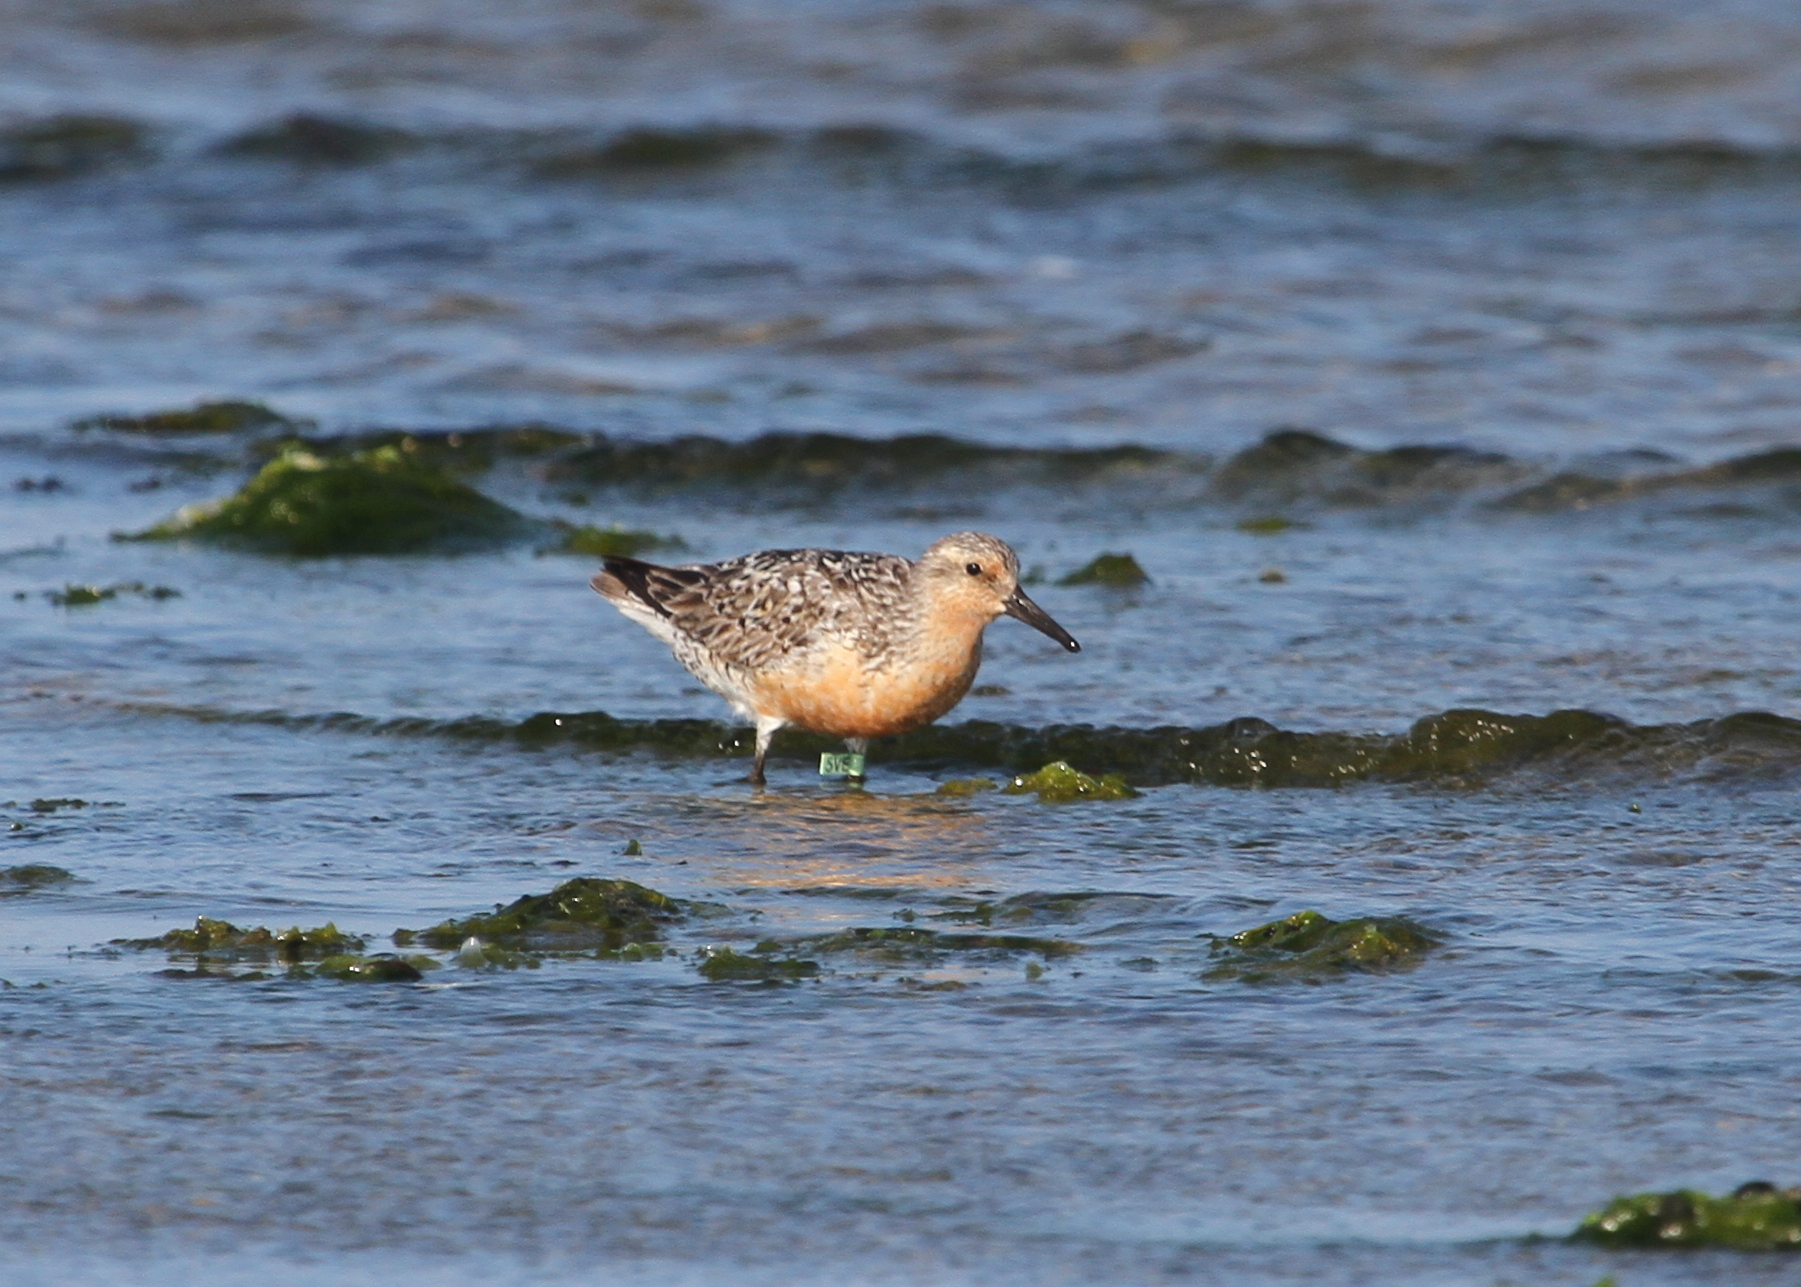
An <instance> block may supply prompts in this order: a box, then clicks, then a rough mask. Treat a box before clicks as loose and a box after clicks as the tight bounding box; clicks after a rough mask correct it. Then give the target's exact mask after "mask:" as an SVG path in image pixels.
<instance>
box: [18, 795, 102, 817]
mask: <svg viewBox="0 0 1801 1287" xmlns="http://www.w3.org/2000/svg"><path fill="white" fill-rule="evenodd" d="M26 807H27V808H29V809H30V810H31V811H32V812H33V813H61V812H62V811H63V810H64V809H88V808H92V807H93V802H92V801H91V800H81V799H77V798H76V797H74V796H55V797H52V798H46V797H43V796H40V797H38V798H37V799H36V800H33V801H32V802H31V803H30V804H29V805H27V806H26Z"/></svg>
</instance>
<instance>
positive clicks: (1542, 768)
mask: <svg viewBox="0 0 1801 1287" xmlns="http://www.w3.org/2000/svg"><path fill="white" fill-rule="evenodd" d="M131 709H133V710H138V711H141V712H144V713H152V714H163V715H176V716H180V717H183V718H187V719H193V720H197V721H200V722H204V723H223V724H251V725H258V726H264V727H278V728H289V729H305V730H313V729H321V730H331V731H335V732H340V733H358V734H363V735H366V736H374V737H439V738H445V739H448V740H452V741H468V742H482V743H508V744H512V745H515V746H519V747H525V748H531V749H541V748H545V747H551V746H559V745H565V746H572V747H579V748H581V749H584V750H589V751H603V752H610V753H628V752H634V751H650V752H654V753H657V754H661V755H666V756H671V757H686V758H697V759H715V758H748V757H749V756H750V754H751V749H752V744H753V738H752V735H751V733H750V732H749V730H747V729H745V728H742V727H734V726H732V725H729V724H724V723H720V722H718V721H715V720H702V719H650V720H632V719H619V718H617V717H616V716H612V715H608V714H607V713H606V712H604V711H588V712H557V711H543V712H540V713H539V714H536V715H533V716H531V717H529V718H527V719H524V720H520V721H517V722H515V721H510V720H502V719H495V718H492V717H489V716H468V717H465V718H462V719H454V720H431V719H420V718H414V717H402V718H399V719H386V720H383V719H373V718H369V717H367V716H361V715H354V714H335V715H291V714H287V713H284V712H280V711H220V710H217V709H215V708H211V707H189V706H168V705H160V704H153V703H139V704H135V705H133V706H132V707H131ZM784 736H785V737H787V738H788V739H789V740H788V741H787V742H785V743H784V744H783V748H782V749H783V752H784V754H785V755H791V756H793V757H795V758H796V759H797V760H804V759H807V758H812V757H816V756H817V755H818V754H819V753H820V752H821V751H831V750H839V749H842V744H841V743H840V742H839V741H837V740H835V739H832V738H829V737H824V736H815V735H811V734H805V733H790V734H784ZM869 760H870V762H871V763H872V764H876V763H881V764H897V763H900V764H914V765H918V766H920V767H921V768H922V769H925V770H927V771H933V772H936V771H941V770H943V769H945V768H948V767H951V766H956V767H960V768H967V769H992V770H998V771H1002V772H1007V773H1016V772H1023V771H1026V770H1029V769H1031V768H1032V767H1033V766H1035V765H1043V764H1045V763H1047V762H1050V761H1056V760H1063V761H1067V762H1071V763H1082V764H1087V765H1089V766H1090V767H1091V768H1092V769H1094V770H1095V771H1096V772H1106V773H1117V774H1119V775H1120V776H1122V777H1123V778H1125V779H1126V780H1127V781H1128V782H1130V783H1132V784H1134V785H1137V786H1161V785H1166V784H1169V783H1174V782H1190V783H1206V784H1210V785H1215V786H1227V787H1243V788H1256V789H1262V788H1276V787H1336V786H1343V785H1347V784H1349V783H1353V782H1361V781H1373V782H1413V783H1426V784H1436V785H1440V786H1446V787H1457V788H1469V787H1475V786H1479V785H1481V784H1482V783H1483V782H1485V781H1488V780H1490V779H1492V778H1495V777H1497V776H1500V775H1502V774H1506V773H1512V772H1517V771H1533V772H1541V773H1545V772H1554V773H1556V774H1557V775H1558V776H1559V777H1562V778H1568V777H1571V776H1575V775H1585V776H1595V775H1603V774H1617V773H1629V774H1632V775H1634V776H1643V775H1645V774H1651V775H1655V776H1660V777H1661V776H1666V775H1668V774H1671V773H1676V772H1681V771H1684V770H1691V769H1694V768H1697V767H1701V766H1706V765H1708V764H1711V763H1716V762H1720V763H1728V764H1730V765H1732V766H1734V767H1735V769H1744V770H1760V771H1766V772H1768V771H1777V770H1781V769H1783V768H1785V767H1788V768H1801V720H1795V719H1789V718H1787V717H1784V716H1780V715H1772V714H1769V713H1768V712H1760V711H1751V712H1743V713H1740V714H1736V715H1728V716H1724V717H1722V718H1719V719H1707V720H1697V721H1695V722H1693V723H1688V724H1647V725H1634V724H1628V723H1626V722H1625V721H1624V720H1621V719H1618V718H1616V717H1614V716H1611V715H1603V714H1599V713H1597V712H1594V711H1583V710H1560V711H1553V712H1551V713H1550V714H1548V715H1516V714H1504V713H1501V712H1498V711H1486V710H1450V711H1444V712H1442V713H1440V714H1437V715H1431V716H1428V717H1426V718H1424V719H1422V720H1420V721H1419V722H1418V723H1416V724H1415V725H1414V726H1413V727H1412V728H1411V729H1410V730H1409V731H1408V732H1406V733H1403V734H1400V735H1398V736H1396V735H1387V734H1364V733H1340V732H1330V731H1328V732H1318V733H1308V732H1294V731H1291V730H1287V729H1281V728H1277V727H1276V726H1275V725H1274V724H1271V723H1269V722H1267V721H1265V720H1260V719H1254V718H1245V719H1235V720H1230V721H1228V722H1226V723H1224V724H1214V725H1209V726H1206V727H1188V726H1183V725H1163V726H1159V727H1153V728H1120V727H1116V726H1104V725H1103V726H1095V725H1090V724H1052V725H1047V726H1041V727H1034V726H1029V725H1020V724H1002V723H998V722H995V721H991V720H968V721H965V722H963V723H959V724H933V725H929V726H927V727H926V728H923V729H920V730H918V731H917V732H913V733H907V734H903V735H902V736H899V737H893V738H884V739H882V740H881V741H878V742H876V743H875V744H873V745H872V746H871V747H870V751H869Z"/></svg>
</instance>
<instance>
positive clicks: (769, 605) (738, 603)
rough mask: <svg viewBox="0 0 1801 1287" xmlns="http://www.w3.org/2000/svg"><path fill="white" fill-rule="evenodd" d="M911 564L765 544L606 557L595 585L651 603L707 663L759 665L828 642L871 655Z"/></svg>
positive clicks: (617, 598)
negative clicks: (692, 556)
mask: <svg viewBox="0 0 1801 1287" xmlns="http://www.w3.org/2000/svg"><path fill="white" fill-rule="evenodd" d="M912 571H913V568H912V564H910V563H908V562H907V560H906V559H903V558H900V557H899V556H897V555H893V554H850V553H845V552H842V551H838V550H764V551H762V552H761V553H758V554H748V555H745V556H744V557H743V558H739V559H731V560H729V561H728V562H725V563H715V564H707V565H701V566H696V567H678V568H666V567H658V566H657V565H656V564H653V563H641V562H639V561H638V560H636V559H622V558H609V559H607V560H606V571H605V572H603V573H602V574H601V575H600V576H598V577H596V578H595V589H597V590H600V592H601V593H602V594H604V595H606V596H607V597H608V598H609V599H612V600H613V601H614V602H615V603H620V602H621V598H622V595H621V592H623V595H626V596H629V597H630V599H631V600H632V601H633V605H632V606H637V605H638V604H642V605H643V606H644V607H647V608H649V609H651V611H652V612H654V613H655V614H656V615H657V616H658V617H659V618H661V619H662V620H660V621H659V622H658V624H660V625H664V626H666V627H668V628H669V629H670V630H671V631H672V632H673V633H674V634H676V635H679V636H685V637H686V639H688V640H690V641H692V642H693V643H694V644H697V645H699V646H700V647H701V648H702V649H704V650H705V651H706V653H708V654H709V659H710V660H712V661H713V662H715V663H718V664H724V665H728V666H739V667H744V668H746V669H749V670H766V669H770V668H772V667H774V666H777V665H779V663H780V662H781V660H782V659H783V658H787V657H791V656H794V655H795V654H797V653H804V652H807V651H809V650H811V649H813V648H815V647H818V646H821V645H823V644H829V643H839V644H842V645H845V646H848V647H851V648H855V649H857V650H858V651H860V652H862V653H864V654H865V655H875V654H876V653H878V652H879V651H880V649H881V646H882V644H883V642H884V641H885V640H886V638H887V636H888V631H889V630H890V629H891V628H892V626H893V625H894V624H895V620H896V618H897V616H898V615H899V614H900V613H901V612H903V611H904V609H905V607H906V603H907V590H908V584H909V581H910V578H911V576H912ZM609 580H610V581H611V582H612V584H607V585H603V582H605V581H609ZM621 606H624V605H623V604H622V605H621Z"/></svg>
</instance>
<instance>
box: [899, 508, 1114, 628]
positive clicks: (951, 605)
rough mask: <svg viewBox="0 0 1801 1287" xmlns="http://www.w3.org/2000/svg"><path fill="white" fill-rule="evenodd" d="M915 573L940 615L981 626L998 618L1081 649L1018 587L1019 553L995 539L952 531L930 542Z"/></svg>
mask: <svg viewBox="0 0 1801 1287" xmlns="http://www.w3.org/2000/svg"><path fill="white" fill-rule="evenodd" d="M918 569H919V574H920V575H921V576H922V577H924V578H925V581H926V584H927V586H928V587H929V589H930V593H931V596H932V599H933V600H934V602H935V603H936V604H937V605H938V607H939V609H940V610H941V611H948V612H952V613H955V614H956V615H958V616H964V617H969V618H971V619H974V620H977V621H980V622H981V623H983V624H984V625H985V624H987V623H988V622H990V621H993V620H994V619H995V618H996V617H999V616H1003V615H1005V616H1009V617H1014V618H1017V619H1018V620H1020V621H1023V622H1025V623H1026V624H1027V625H1028V626H1031V627H1032V628H1033V629H1034V630H1039V631H1042V632H1043V633H1045V634H1047V635H1049V636H1050V637H1051V638H1052V639H1055V640H1056V641H1057V642H1058V643H1060V644H1062V645H1063V646H1064V647H1065V648H1067V649H1068V650H1069V651H1070V652H1081V651H1082V645H1081V644H1079V643H1077V642H1076V641H1075V640H1074V639H1072V638H1070V634H1069V631H1067V630H1065V629H1064V628H1063V627H1062V626H1060V625H1058V624H1057V623H1056V622H1055V621H1053V620H1051V614H1050V613H1048V612H1046V611H1045V610H1044V609H1043V608H1041V607H1039V606H1038V605H1037V604H1036V603H1033V602H1032V601H1031V600H1030V599H1028V598H1027V597H1026V594H1025V591H1023V590H1021V589H1020V588H1019V555H1017V554H1015V553H1014V552H1013V547H1012V546H1010V545H1008V544H1007V543H1006V542H1005V541H1003V540H1001V539H1000V538H999V537H995V536H989V535H987V534H986V533H983V532H955V533H953V534H951V535H950V536H947V537H945V538H943V539H942V540H940V541H936V542H934V543H933V545H932V548H931V549H929V550H927V551H926V552H925V553H924V554H923V555H921V556H920V559H919V563H918Z"/></svg>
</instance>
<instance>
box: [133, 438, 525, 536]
mask: <svg viewBox="0 0 1801 1287" xmlns="http://www.w3.org/2000/svg"><path fill="white" fill-rule="evenodd" d="M526 527H527V520H525V519H524V517H523V516H522V515H520V514H518V513H516V512H515V511H513V510H511V509H509V508H507V507H506V506H505V505H502V504H500V502H498V501H495V500H491V499H489V498H488V497H486V496H484V495H482V494H481V493H480V492H478V491H476V490H475V489H474V488H472V487H470V486H469V485H468V484H466V483H463V482H460V481H458V480H457V479H455V478H453V477H451V476H450V475H449V474H447V473H445V472H444V471H443V470H442V469H439V468H437V467H435V466H432V465H430V464H424V463H420V462H418V461H416V460H413V459H411V458H409V457H408V455H407V454H406V453H405V452H403V451H401V450H399V449H397V448H393V447H380V448H376V449H375V450H372V451H367V452H357V453H353V454H351V455H347V456H337V457H321V456H317V455H314V454H313V453H312V452H310V451H306V450H304V449H302V448H291V449H289V450H287V451H284V452H283V453H282V454H281V455H279V456H277V457H276V458H275V459H274V460H271V461H270V462H269V463H268V464H266V465H264V466H263V467H262V469H261V470H260V471H258V473H257V475H256V477H254V478H252V479H251V480H250V481H249V482H248V483H246V484H245V485H244V487H243V488H242V489H241V490H240V491H239V492H238V493H237V494H236V495H235V496H231V497H228V498H227V499H225V500H223V501H216V502H213V503H211V504H206V505H198V506H189V507H188V508H186V509H183V510H181V511H180V512H179V513H177V514H176V515H175V516H174V517H172V518H170V519H168V520H166V521H165V522H162V523H159V524H158V525H157V526H155V527H153V528H151V529H149V530H148V531H146V532H142V533H139V534H138V535H137V536H136V537H132V538H127V539H135V540H179V539H184V538H194V539H200V540H208V541H214V542H218V543H220V544H226V545H235V546H241V547H245V548H249V549H253V550H257V551H260V552H263V553H270V554H291V555H299V556H303V557H320V556H324V555H333V554H402V553H413V552H418V551H424V550H428V549H434V548H469V547H477V546H485V545H494V544H498V543H501V542H504V541H507V540H511V539H513V538H514V537H516V536H518V535H520V534H521V533H522V532H523V531H524V530H525V529H526Z"/></svg>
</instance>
